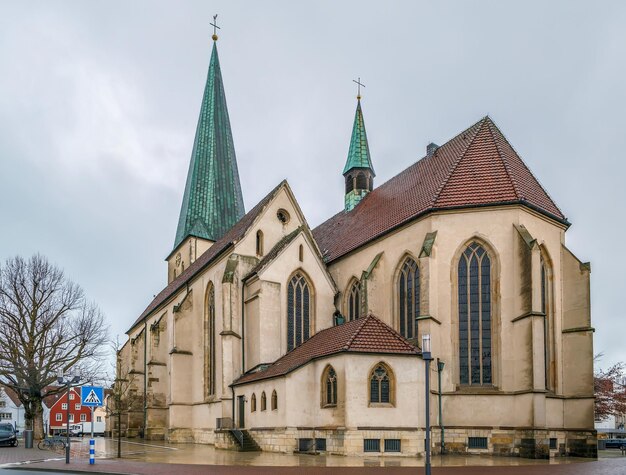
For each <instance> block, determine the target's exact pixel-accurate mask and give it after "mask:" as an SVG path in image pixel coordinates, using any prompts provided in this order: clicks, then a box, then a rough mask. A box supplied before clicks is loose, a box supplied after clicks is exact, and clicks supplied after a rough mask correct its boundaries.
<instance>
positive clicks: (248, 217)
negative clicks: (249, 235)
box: [128, 180, 286, 331]
mask: <svg viewBox="0 0 626 475" xmlns="http://www.w3.org/2000/svg"><path fill="white" fill-rule="evenodd" d="M285 183H286V182H285V181H284V180H283V181H281V182H280V183H279V184H278V185H277V186H276V187H275V188H274V189H273V190H272V191H270V192H269V193H268V194H267V195H266V196H265V197H264V198H263V199H262V200H261V201H259V202H258V203H257V205H256V206H255V207H254V208H252V209H251V210H250V211H248V213H246V214H245V215H244V216H243V218H241V219H240V220H239V221H237V223H236V224H235V225H234V226H233V227H232V228H230V229H229V230H228V232H227V233H226V234H224V236H223V237H222V238H221V239H219V240H218V241H216V242H215V243H214V244H213V245H212V246H211V247H210V248H209V249H208V250H207V251H206V252H205V253H204V254H202V255H201V256H200V257H199V258H198V259H197V260H196V261H195V262H194V263H193V264H191V265H190V266H189V267H188V268H187V269H185V270H184V271H183V272H182V273H181V274H180V275H179V276H178V277H177V278H176V279H174V280H173V281H172V282H170V283H169V285H167V287H165V288H164V289H163V290H162V291H161V292H159V294H158V295H157V296H156V297H155V298H154V299H153V300H152V302H150V305H148V306H147V307H146V309H145V310H144V311H143V313H142V314H141V315H140V316H139V318H138V319H137V320H135V323H133V324H132V325H131V327H130V328H129V329H128V331H130V330H131V329H132V328H134V327H135V326H136V325H137V324H139V323H140V322H141V321H142V320H143V319H144V317H146V316H148V315H149V314H150V312H152V311H153V310H155V309H156V308H157V307H159V306H160V305H161V304H162V303H164V302H165V301H166V300H167V299H169V298H170V297H171V296H172V295H174V294H175V293H176V292H178V291H179V290H180V289H182V288H183V287H184V286H185V285H186V284H187V282H189V281H190V280H191V279H193V277H195V275H196V274H197V273H198V272H200V271H201V270H202V269H204V268H205V267H206V266H207V265H209V264H210V263H211V262H213V261H214V260H215V259H217V258H218V257H219V256H220V255H221V254H222V252H224V251H225V250H226V249H227V248H228V247H230V246H231V245H232V244H234V243H235V242H237V241H239V240H240V239H241V238H242V237H243V236H244V235H245V234H246V232H247V231H248V229H249V228H250V226H251V225H252V223H253V222H254V220H255V219H256V217H257V216H258V215H259V214H260V213H261V211H262V210H263V208H265V206H266V205H267V204H268V203H269V202H270V201H271V199H272V198H273V197H274V195H275V194H276V192H277V191H278V190H279V189H280V187H281V186H283V184H285Z"/></svg>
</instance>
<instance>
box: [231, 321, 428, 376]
mask: <svg viewBox="0 0 626 475" xmlns="http://www.w3.org/2000/svg"><path fill="white" fill-rule="evenodd" d="M344 352H351V353H381V354H394V355H418V354H420V352H419V350H418V349H417V348H416V347H415V346H413V345H411V344H410V343H409V342H408V341H407V340H406V339H405V338H403V337H402V336H401V335H400V334H399V333H398V332H396V331H395V330H394V329H393V328H391V327H389V326H388V325H386V324H385V323H384V322H382V321H381V320H379V319H378V318H376V317H375V316H374V315H371V314H370V315H367V316H365V317H362V318H359V319H357V320H353V321H351V322H348V323H345V324H343V325H338V326H335V327H330V328H326V329H325V330H322V331H320V332H318V333H316V334H315V335H313V336H312V337H311V338H309V339H308V340H307V341H305V342H304V343H302V344H301V345H300V346H298V347H296V348H294V349H293V350H291V351H290V352H289V353H287V354H286V355H284V356H283V357H281V358H279V359H278V360H276V361H275V362H274V363H273V364H272V365H270V366H268V367H267V368H266V369H264V370H261V371H256V372H253V373H248V374H244V375H243V376H241V377H240V378H239V379H238V380H236V381H235V382H234V383H233V385H235V386H236V385H239V384H244V383H250V382H252V381H258V380H261V379H268V378H274V377H276V376H283V375H285V374H287V373H290V372H291V371H293V370H295V369H297V368H299V367H301V366H303V365H305V364H307V363H308V362H310V361H312V360H314V359H317V358H321V357H325V356H330V355H334V354H337V353H344Z"/></svg>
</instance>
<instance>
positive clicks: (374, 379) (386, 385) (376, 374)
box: [369, 363, 394, 404]
mask: <svg viewBox="0 0 626 475" xmlns="http://www.w3.org/2000/svg"><path fill="white" fill-rule="evenodd" d="M369 382H370V403H374V404H378V403H382V404H393V384H394V381H393V375H392V374H391V370H390V369H389V368H388V367H387V365H385V364H384V363H379V364H378V365H376V367H375V368H374V370H373V371H372V372H371V373H370V380H369Z"/></svg>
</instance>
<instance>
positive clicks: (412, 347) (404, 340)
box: [371, 315, 417, 349]
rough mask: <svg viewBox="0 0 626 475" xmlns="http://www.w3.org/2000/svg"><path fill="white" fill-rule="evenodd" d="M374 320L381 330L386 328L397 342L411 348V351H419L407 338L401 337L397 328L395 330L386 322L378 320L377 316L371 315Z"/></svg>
mask: <svg viewBox="0 0 626 475" xmlns="http://www.w3.org/2000/svg"><path fill="white" fill-rule="evenodd" d="M371 316H372V317H373V318H374V320H375V321H376V322H378V325H379V326H380V327H381V328H384V329H385V330H387V332H389V333H391V334H392V335H393V336H394V337H395V338H396V340H399V341H400V342H401V343H403V344H404V345H405V346H406V347H408V348H410V349H417V346H414V345H411V344H410V343H409V342H408V341H407V339H406V338H404V337H403V336H402V335H400V333H398V332H397V331H396V329H395V328H393V327H392V326H391V325H387V324H386V323H385V322H383V321H382V320H381V319H380V318H378V317H377V316H376V315H371Z"/></svg>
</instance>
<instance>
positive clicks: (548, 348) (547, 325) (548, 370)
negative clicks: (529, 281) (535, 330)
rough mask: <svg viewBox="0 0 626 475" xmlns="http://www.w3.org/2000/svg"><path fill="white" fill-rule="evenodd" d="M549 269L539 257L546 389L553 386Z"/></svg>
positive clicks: (552, 321)
mask: <svg viewBox="0 0 626 475" xmlns="http://www.w3.org/2000/svg"><path fill="white" fill-rule="evenodd" d="M550 271H551V269H550V267H549V265H548V263H547V262H546V260H545V259H544V258H543V257H542V258H541V312H542V313H543V314H544V315H545V317H544V332H543V345H544V357H545V384H546V389H547V390H549V391H550V390H554V387H555V373H556V372H555V370H554V366H555V364H556V363H555V354H556V351H555V349H554V312H553V309H552V285H551V278H550V277H551V272H550Z"/></svg>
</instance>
